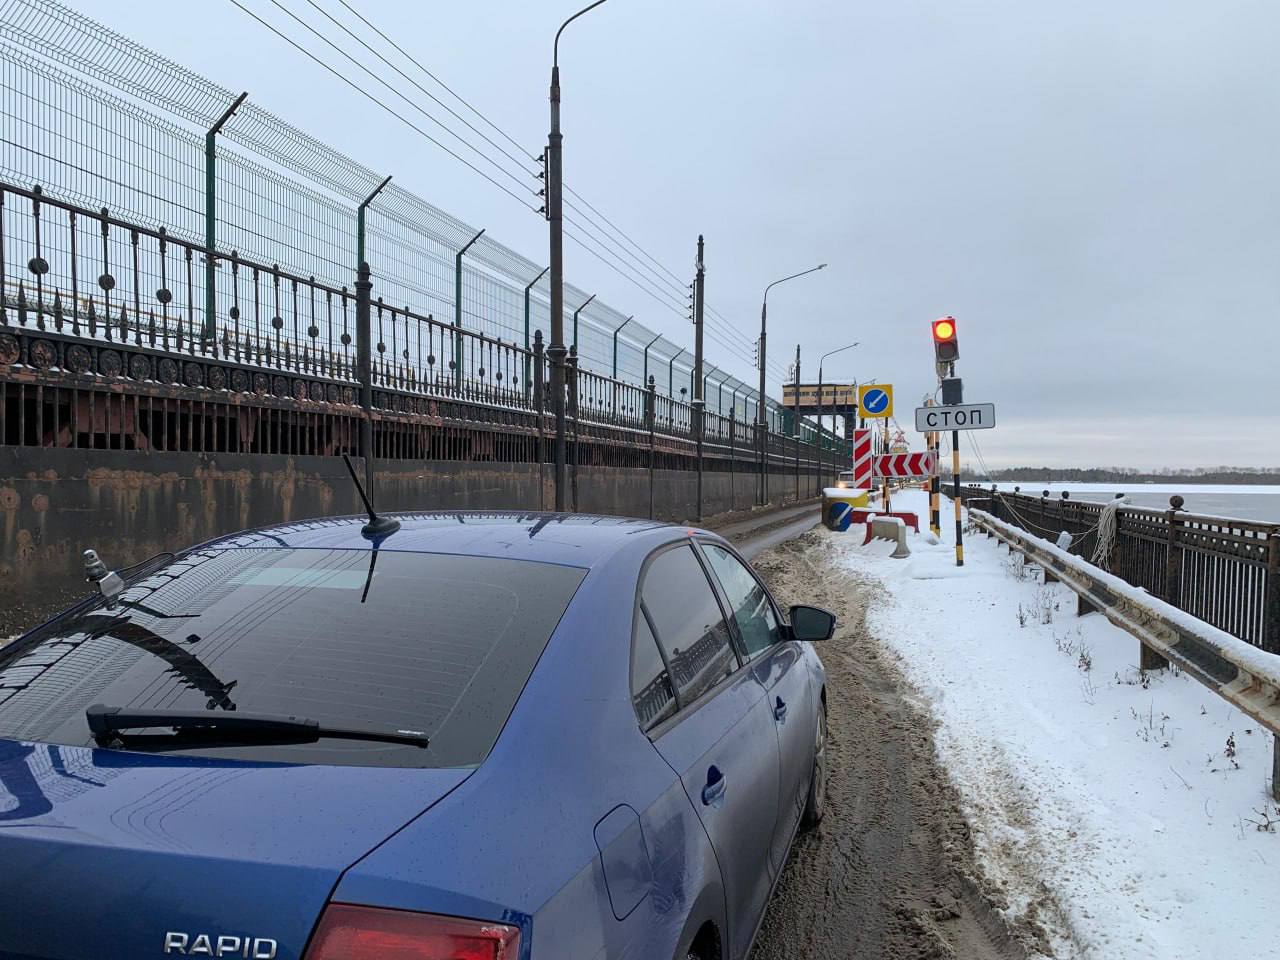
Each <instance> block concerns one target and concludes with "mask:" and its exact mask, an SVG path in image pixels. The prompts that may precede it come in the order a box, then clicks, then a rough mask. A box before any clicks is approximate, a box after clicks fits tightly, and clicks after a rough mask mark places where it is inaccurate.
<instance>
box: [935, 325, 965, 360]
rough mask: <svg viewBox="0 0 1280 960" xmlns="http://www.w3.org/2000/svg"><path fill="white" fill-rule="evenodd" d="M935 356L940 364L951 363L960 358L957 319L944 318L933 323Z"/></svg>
mask: <svg viewBox="0 0 1280 960" xmlns="http://www.w3.org/2000/svg"><path fill="white" fill-rule="evenodd" d="M933 355H934V357H935V358H936V359H937V361H938V362H939V363H951V362H952V361H953V360H956V359H958V358H959V356H960V342H959V341H958V340H957V339H956V318H955V317H942V318H941V319H939V320H935V321H933Z"/></svg>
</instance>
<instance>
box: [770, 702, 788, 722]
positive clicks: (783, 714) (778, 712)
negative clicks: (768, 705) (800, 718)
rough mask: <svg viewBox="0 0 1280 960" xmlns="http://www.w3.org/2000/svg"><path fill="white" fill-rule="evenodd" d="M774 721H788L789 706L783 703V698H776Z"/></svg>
mask: <svg viewBox="0 0 1280 960" xmlns="http://www.w3.org/2000/svg"><path fill="white" fill-rule="evenodd" d="M773 719H775V720H777V721H778V722H779V723H781V722H782V721H783V720H785V719H787V705H786V704H785V703H783V702H782V698H781V697H775V698H774V704H773Z"/></svg>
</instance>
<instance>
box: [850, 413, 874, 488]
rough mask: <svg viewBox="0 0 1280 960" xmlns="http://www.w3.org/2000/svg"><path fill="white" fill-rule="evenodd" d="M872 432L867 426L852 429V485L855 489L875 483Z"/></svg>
mask: <svg viewBox="0 0 1280 960" xmlns="http://www.w3.org/2000/svg"><path fill="white" fill-rule="evenodd" d="M872 432H873V431H872V430H871V429H869V428H866V429H856V430H854V431H853V486H854V488H855V489H857V490H869V489H871V487H872V486H874V485H875V477H874V474H873V471H872V460H874V457H873V455H872V453H871V449H872V436H871V435H872Z"/></svg>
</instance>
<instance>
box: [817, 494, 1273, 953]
mask: <svg viewBox="0 0 1280 960" xmlns="http://www.w3.org/2000/svg"><path fill="white" fill-rule="evenodd" d="M893 506H894V509H895V510H916V511H917V513H918V514H919V515H920V516H921V519H922V520H925V519H927V498H926V497H925V495H924V494H921V493H917V492H914V491H910V492H903V493H899V494H897V495H896V496H895V497H894V504H893ZM947 513H949V511H947V510H944V514H947ZM948 526H949V524H947V523H944V524H943V527H944V538H946V539H947V540H948V542H945V543H943V544H940V545H936V546H932V545H929V544H928V543H926V542H925V538H923V537H911V538H910V544H911V549H912V551H913V555H912V557H911V559H909V560H906V561H901V560H891V559H889V558H888V557H887V552H888V550H887V546H888V545H887V544H884V543H880V544H876V543H873V544H870V545H868V546H867V547H865V548H864V547H862V546H860V545H859V543H858V540H859V539H860V538H854V537H851V536H849V535H847V534H846V535H842V534H827V536H828V537H829V538H830V541H831V543H832V545H833V551H834V554H835V559H836V561H837V562H839V563H843V564H846V565H848V566H849V567H850V568H852V569H854V570H857V571H859V572H861V573H864V574H869V575H872V576H875V577H878V578H879V579H880V580H881V581H882V582H883V584H884V588H885V589H884V592H883V593H882V595H881V596H880V598H879V599H878V601H877V602H875V603H873V605H872V607H871V608H870V610H869V612H868V625H869V627H870V628H871V629H872V631H873V632H874V633H876V634H877V635H878V636H879V637H881V638H882V639H883V640H884V641H885V642H886V643H887V644H888V645H889V646H890V647H891V649H893V650H894V651H895V653H896V654H897V655H898V657H899V658H900V661H901V665H902V668H903V671H904V673H905V674H906V676H907V677H908V679H910V680H911V682H912V683H913V685H914V686H915V687H916V688H917V689H918V690H919V691H920V693H921V694H922V696H923V697H924V698H926V699H927V701H928V706H929V708H930V709H931V711H932V713H933V715H934V717H935V718H936V719H937V721H938V723H939V729H938V731H937V734H936V737H935V739H936V742H937V745H938V752H939V754H940V757H941V759H942V761H943V763H944V764H945V766H946V767H947V769H948V770H949V772H950V773H951V775H952V777H954V779H955V781H956V784H957V786H958V788H959V789H960V792H961V795H962V797H963V799H964V802H965V806H966V815H967V816H968V817H969V819H970V821H971V823H972V825H973V829H974V840H975V846H976V848H977V851H978V855H979V857H980V858H981V860H982V861H983V864H984V866H985V868H986V869H987V870H988V871H989V873H990V875H991V876H992V878H993V879H994V880H996V881H997V882H998V883H1000V884H1002V885H1003V886H1004V888H1005V890H1006V893H1007V896H1008V901H1009V903H1008V912H1009V913H1010V915H1011V917H1013V918H1019V919H1025V920H1029V921H1031V922H1036V923H1039V924H1041V925H1043V926H1044V927H1045V928H1046V930H1047V931H1048V932H1049V941H1050V943H1051V945H1052V948H1053V950H1054V953H1055V955H1056V956H1058V957H1073V956H1078V957H1099V958H1106V960H1148V958H1150V960H1183V958H1186V960H1192V958H1196V960H1199V958H1203V957H1210V956H1215V957H1222V958H1237V957H1239V958H1245V957H1259V956H1264V955H1270V953H1272V952H1273V951H1274V949H1275V944H1276V942H1277V938H1280V915H1278V914H1277V913H1276V911H1275V909H1274V905H1275V902H1276V897H1277V895H1278V894H1280V879H1277V871H1280V808H1277V806H1276V804H1274V803H1272V802H1271V801H1270V799H1269V792H1268V785H1269V784H1268V780H1269V776H1270V772H1271V735H1270V734H1269V733H1268V732H1266V731H1265V730H1263V729H1261V728H1259V727H1258V726H1257V724H1256V723H1255V722H1254V721H1253V720H1252V719H1250V718H1249V717H1248V716H1246V715H1245V714H1243V713H1241V712H1240V711H1239V710H1237V709H1235V708H1234V707H1232V706H1231V705H1230V704H1228V703H1226V702H1225V701H1224V700H1222V699H1220V698H1219V697H1217V696H1216V695H1214V694H1213V693H1212V692H1211V691H1209V690H1208V689H1206V688H1205V687H1203V686H1201V685H1200V684H1198V683H1197V682H1195V681H1194V680H1192V679H1190V678H1189V677H1187V676H1185V675H1183V674H1180V673H1178V674H1175V673H1172V672H1170V671H1161V672H1157V673H1152V674H1147V675H1145V676H1144V675H1142V674H1141V673H1139V671H1138V669H1137V661H1138V642H1137V640H1136V639H1134V638H1133V637H1132V636H1130V635H1129V634H1127V633H1125V632H1124V631H1122V630H1120V629H1119V628H1117V627H1114V626H1112V625H1111V624H1110V623H1108V622H1107V621H1106V619H1105V618H1103V617H1101V616H1099V615H1096V614H1095V615H1091V616H1087V617H1082V618H1077V617H1076V616H1075V608H1076V604H1075V595H1074V594H1073V593H1071V591H1070V590H1069V589H1067V588H1066V587H1064V586H1062V585H1061V584H1052V585H1048V586H1045V585H1043V584H1041V583H1039V577H1038V574H1037V575H1036V576H1032V570H1033V568H1030V567H1023V566H1022V565H1021V564H1020V563H1019V560H1020V558H1016V557H1015V558H1013V559H1010V558H1009V557H1008V555H1007V554H1006V553H1005V552H1004V551H1003V550H997V547H996V546H995V544H996V541H994V540H988V539H987V538H986V537H983V536H973V537H969V538H968V539H967V542H966V544H965V566H964V567H960V568H957V567H956V566H955V558H954V541H953V539H952V538H953V537H954V532H953V531H951V532H948V531H947V530H946V528H947V527H948Z"/></svg>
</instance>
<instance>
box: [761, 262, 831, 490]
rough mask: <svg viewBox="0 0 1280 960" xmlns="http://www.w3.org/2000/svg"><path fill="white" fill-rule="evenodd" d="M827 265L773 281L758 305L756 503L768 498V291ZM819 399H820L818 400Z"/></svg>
mask: <svg viewBox="0 0 1280 960" xmlns="http://www.w3.org/2000/svg"><path fill="white" fill-rule="evenodd" d="M826 266H827V265H826V264H825V263H820V264H818V265H817V266H816V267H810V268H809V269H808V270H801V271H800V272H799V273H793V274H791V276H789V277H782V278H781V279H779V280H775V281H773V283H771V284H769V285H768V286H767V287H765V288H764V298H763V300H762V301H761V303H760V348H759V350H758V351H757V352H758V354H759V356H758V358H757V359H758V361H759V364H760V401H761V402H759V403H757V404H756V432H757V433H758V434H759V437H758V441H757V442H758V444H759V446H760V483H759V491H760V493H759V499H758V501H757V502H758V503H760V504H763V503H765V502H766V501H767V500H768V498H769V473H768V462H769V461H768V447H767V443H766V440H765V422H764V417H765V404H764V402H763V400H764V395H765V383H764V371H765V326H766V319H767V317H768V315H769V291H770V290H772V289H773V288H774V287H776V286H777V285H778V284H780V283H786V282H787V281H788V280H794V279H796V278H797V277H803V276H805V275H806V274H810V273H814V272H815V271H818V270H822V269H824V268H825V267H826ZM819 399H821V398H819Z"/></svg>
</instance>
